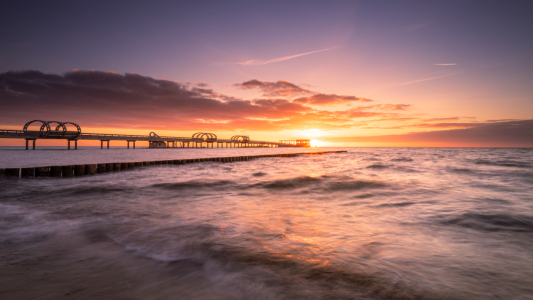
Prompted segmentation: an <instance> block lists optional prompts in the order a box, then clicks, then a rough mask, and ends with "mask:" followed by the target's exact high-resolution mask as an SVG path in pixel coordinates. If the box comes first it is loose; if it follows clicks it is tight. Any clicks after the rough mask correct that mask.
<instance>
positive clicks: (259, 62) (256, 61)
mask: <svg viewBox="0 0 533 300" xmlns="http://www.w3.org/2000/svg"><path fill="white" fill-rule="evenodd" d="M336 48H339V47H333V48H327V49H322V50H317V51H311V52H306V53H300V54H296V55H289V56H283V57H278V58H273V59H270V60H261V59H252V60H248V61H245V62H238V63H237V64H238V65H242V66H259V65H266V64H270V63H275V62H280V61H284V60H289V59H293V58H296V57H300V56H305V55H309V54H313V53H318V52H324V51H328V50H333V49H336Z"/></svg>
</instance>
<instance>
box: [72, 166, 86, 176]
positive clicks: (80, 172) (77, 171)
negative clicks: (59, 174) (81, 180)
mask: <svg viewBox="0 0 533 300" xmlns="http://www.w3.org/2000/svg"><path fill="white" fill-rule="evenodd" d="M84 175H85V165H75V166H74V176H76V177H78V176H84Z"/></svg>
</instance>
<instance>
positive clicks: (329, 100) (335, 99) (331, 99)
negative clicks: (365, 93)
mask: <svg viewBox="0 0 533 300" xmlns="http://www.w3.org/2000/svg"><path fill="white" fill-rule="evenodd" d="M354 101H359V102H371V101H372V100H370V99H366V98H361V97H355V96H340V95H335V94H315V95H312V96H309V97H301V98H298V99H295V100H294V102H296V103H301V104H310V105H336V104H345V103H350V102H354Z"/></svg>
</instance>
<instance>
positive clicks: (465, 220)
mask: <svg viewBox="0 0 533 300" xmlns="http://www.w3.org/2000/svg"><path fill="white" fill-rule="evenodd" d="M442 223H443V224H446V225H456V226H461V227H466V228H472V229H476V230H481V231H517V232H531V231H533V217H532V216H526V215H507V214H481V213H473V212H467V213H465V214H462V215H461V216H458V217H454V218H451V219H448V220H444V221H442Z"/></svg>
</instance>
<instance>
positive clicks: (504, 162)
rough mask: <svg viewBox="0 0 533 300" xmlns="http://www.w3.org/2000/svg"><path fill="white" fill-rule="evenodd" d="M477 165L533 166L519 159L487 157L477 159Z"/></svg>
mask: <svg viewBox="0 0 533 300" xmlns="http://www.w3.org/2000/svg"><path fill="white" fill-rule="evenodd" d="M474 163H475V164H476V165H487V166H497V167H515V168H531V167H532V165H531V164H530V163H527V162H522V161H517V160H498V161H490V160H485V159H476V160H474Z"/></svg>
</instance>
